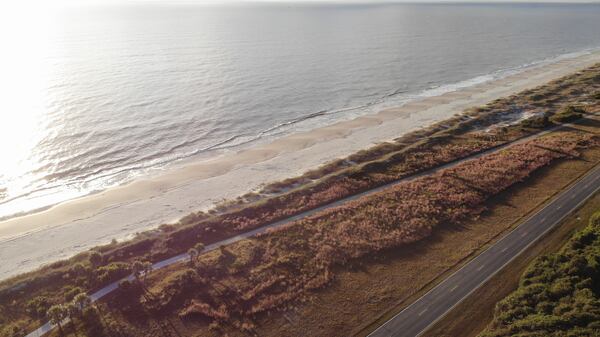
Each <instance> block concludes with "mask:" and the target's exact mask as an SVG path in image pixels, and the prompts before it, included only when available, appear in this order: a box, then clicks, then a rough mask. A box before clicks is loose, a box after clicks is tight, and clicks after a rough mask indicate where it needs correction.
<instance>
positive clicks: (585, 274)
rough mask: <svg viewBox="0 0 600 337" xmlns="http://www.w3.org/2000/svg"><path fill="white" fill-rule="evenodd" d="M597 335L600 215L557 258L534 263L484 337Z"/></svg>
mask: <svg viewBox="0 0 600 337" xmlns="http://www.w3.org/2000/svg"><path fill="white" fill-rule="evenodd" d="M599 335H600V212H597V213H596V214H595V215H594V216H593V217H592V218H591V219H590V222H589V224H588V226H587V227H586V228H585V229H583V230H582V231H580V232H579V233H577V234H575V235H574V236H573V237H572V238H571V239H570V240H569V241H568V242H567V244H566V245H565V246H564V247H563V248H562V249H561V250H560V251H559V252H558V253H556V254H549V255H544V256H541V257H540V258H538V259H537V260H536V261H534V262H533V263H532V264H531V265H530V266H529V268H528V269H527V270H526V271H525V273H524V274H523V275H522V276H521V281H520V284H519V288H518V289H517V290H516V291H515V292H513V293H512V294H510V295H509V296H508V297H506V298H505V299H503V300H502V301H501V302H499V303H498V304H497V305H496V309H495V312H494V320H493V321H492V323H491V324H490V326H489V327H488V329H487V330H486V331H485V332H483V333H482V334H481V336H482V337H501V336H507V337H508V336H549V337H550V336H557V337H558V336H599Z"/></svg>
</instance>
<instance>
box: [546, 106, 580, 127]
mask: <svg viewBox="0 0 600 337" xmlns="http://www.w3.org/2000/svg"><path fill="white" fill-rule="evenodd" d="M584 113H585V109H583V108H581V107H577V106H573V105H569V106H567V107H566V108H564V109H563V110H561V111H560V112H559V113H557V114H554V115H553V116H552V117H551V118H550V120H551V121H553V122H556V123H569V122H572V121H574V120H576V119H579V118H581V117H582V116H583V114H584Z"/></svg>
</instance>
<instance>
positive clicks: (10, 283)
mask: <svg viewBox="0 0 600 337" xmlns="http://www.w3.org/2000/svg"><path fill="white" fill-rule="evenodd" d="M599 73H600V66H595V67H591V68H589V69H587V70H584V71H582V72H578V73H577V74H574V75H571V76H568V77H565V78H562V79H560V80H557V81H553V82H551V83H549V84H546V85H544V86H541V87H538V88H536V89H533V90H531V91H530V92H529V93H528V95H525V94H519V95H514V96H511V97H507V98H503V99H498V100H496V101H494V102H492V103H489V104H487V105H485V106H484V107H482V108H479V109H471V110H472V111H467V112H466V113H465V114H462V115H459V116H455V117H453V118H451V119H449V120H445V121H442V122H439V123H436V124H434V125H432V126H431V127H428V128H424V129H419V130H415V131H414V132H411V133H409V134H406V135H404V136H402V138H399V139H396V140H394V141H393V142H390V143H389V144H391V145H388V144H382V145H381V146H376V147H375V148H373V149H369V150H366V151H363V152H362V153H361V154H357V155H355V156H351V157H350V159H349V158H346V159H345V160H340V161H338V162H335V163H331V165H325V166H323V167H320V168H318V169H316V170H313V171H312V172H311V173H310V174H307V175H306V176H301V177H298V178H293V179H291V180H290V181H289V183H290V184H293V185H294V188H293V189H289V186H288V185H286V184H281V185H280V187H281V188H282V192H281V193H283V194H280V195H275V196H272V197H271V198H268V199H267V198H265V197H264V195H263V199H262V200H260V201H258V202H253V203H252V204H245V205H238V204H237V203H235V204H232V206H233V207H232V208H231V209H223V210H222V212H225V213H217V214H216V215H209V214H207V213H203V212H197V213H194V214H193V215H191V216H189V217H186V218H185V220H184V221H182V222H181V223H180V224H177V225H170V226H162V227H161V228H160V229H158V230H156V231H150V232H147V233H144V234H143V235H139V236H138V237H136V238H135V239H134V240H131V241H125V242H120V243H111V244H110V245H105V246H102V247H97V248H95V250H96V251H98V252H100V253H101V254H100V257H102V259H101V261H99V262H98V266H99V265H100V264H103V263H109V262H118V261H123V262H131V261H132V260H134V259H136V258H143V259H145V258H147V259H151V260H152V261H158V260H160V259H163V258H168V257H171V256H173V255H174V254H178V253H181V252H185V251H187V249H189V248H190V247H192V246H193V245H194V244H196V243H197V242H199V241H200V242H202V243H205V244H209V243H212V242H215V241H217V240H220V239H224V238H228V237H231V236H233V235H236V234H239V233H240V232H242V231H246V230H249V229H253V228H257V227H259V226H263V225H265V224H268V223H271V222H274V221H277V220H279V219H282V218H286V217H288V216H290V215H294V214H297V213H299V212H302V211H306V210H308V209H311V208H315V207H318V206H320V205H323V204H327V203H329V202H331V201H333V200H336V199H339V198H341V197H345V196H349V195H351V194H355V193H358V192H360V191H364V190H365V189H370V188H373V187H375V186H379V185H382V184H385V183H388V182H392V181H396V180H398V179H401V178H403V177H406V176H410V175H412V174H414V173H416V172H422V171H423V170H426V169H428V168H431V167H435V166H439V165H442V164H444V163H448V162H452V161H454V160H457V159H460V158H461V157H464V156H466V155H469V154H474V153H478V152H481V151H485V150H489V149H491V148H493V147H494V146H497V145H500V144H503V143H505V142H507V141H511V140H515V139H517V138H519V137H522V136H524V135H527V134H530V133H531V130H530V131H527V130H523V129H522V128H520V127H512V126H508V127H504V128H503V129H501V128H494V125H496V124H497V122H498V120H499V118H500V117H502V116H503V115H504V114H506V113H507V112H509V111H511V109H520V110H522V111H525V112H532V111H539V110H540V109H543V110H544V111H550V112H552V111H556V110H558V109H559V108H560V107H562V106H564V105H566V104H570V105H573V106H577V104H589V102H586V101H587V100H589V99H590V95H592V94H593V93H596V94H597V93H598V92H599V91H598V90H599V89H600V85H599V84H600V81H599V80H598V79H600V75H598V74H599ZM578 86H580V87H581V90H580V91H581V92H580V93H579V94H577V95H574V93H575V92H577V90H572V89H573V88H574V87H578ZM535 94H540V95H544V96H547V98H545V99H542V100H539V101H533V100H532V99H531V97H530V96H531V95H535ZM588 107H589V108H590V109H592V110H590V112H594V110H593V109H597V108H594V107H593V106H590V105H588ZM490 127H491V128H490ZM477 130H485V132H477ZM436 135H442V136H448V137H447V138H441V137H440V138H439V139H443V140H444V142H441V141H440V142H435V140H433V141H429V140H427V138H429V137H432V136H436ZM560 150H561V151H562V150H563V149H560ZM369 161H377V162H378V163H377V164H374V165H370V164H369V165H364V164H366V163H367V162H369ZM347 165H348V166H347ZM501 165H502V164H500V166H501ZM325 173H327V174H329V176H326V177H324V176H322V174H325ZM313 178H315V179H318V180H316V181H315V180H313ZM309 183H310V184H309ZM296 187H299V188H296ZM256 199H257V198H256V196H253V197H251V198H248V199H247V200H253V201H255V200H256ZM242 207H243V208H244V209H243V210H242V209H241V208H242ZM288 234H289V233H288ZM140 242H142V243H140ZM296 244H297V246H298V247H302V248H301V249H307V247H306V245H305V240H298V242H297V243H296ZM258 248H260V249H258V250H257V251H258V252H259V253H258V258H256V259H255V260H252V261H251V262H249V263H246V260H245V259H243V258H242V259H241V260H240V256H239V255H238V254H237V253H236V252H234V253H235V254H236V256H237V258H236V260H235V262H234V263H233V264H231V266H230V267H229V268H227V269H226V268H219V267H218V263H217V264H216V266H212V267H209V268H208V269H209V270H212V271H213V272H214V273H215V275H221V274H222V273H233V274H235V275H237V276H238V277H242V275H244V273H245V272H246V270H251V269H254V267H253V266H255V265H260V266H261V268H267V269H268V268H272V267H273V268H274V267H277V268H281V269H282V270H288V269H289V270H293V268H296V267H294V266H299V265H302V258H301V257H298V256H293V255H290V254H282V255H281V256H279V257H277V259H276V260H275V261H271V262H272V263H271V264H270V265H268V264H265V263H263V262H264V261H263V260H262V258H263V254H264V252H263V251H262V250H261V249H262V248H264V247H262V246H259V247H258ZM334 251H335V248H334V250H332V251H330V252H327V251H324V252H322V256H327V255H326V253H332V252H334ZM88 255H89V253H87V252H86V253H82V254H79V255H77V256H75V257H74V258H72V259H70V260H68V261H61V262H58V263H54V264H51V265H49V266H46V267H44V268H42V269H41V270H38V271H35V272H33V273H31V274H29V275H22V276H19V277H18V278H13V279H11V280H7V281H4V282H1V284H0V306H2V307H8V306H12V305H13V304H14V303H16V304H14V305H15V306H18V307H19V309H20V310H19V311H20V312H22V313H23V317H25V315H26V310H23V308H24V307H26V303H27V302H28V301H29V300H31V299H32V298H34V297H36V296H40V295H41V294H45V293H49V292H54V291H55V290H56V289H61V288H62V287H63V286H64V285H65V284H73V285H77V286H80V287H82V288H83V289H85V290H87V291H89V290H92V288H94V287H97V286H100V285H103V284H101V283H100V282H99V281H97V280H96V279H95V278H96V271H95V268H93V269H92V268H90V261H89V259H88ZM77 262H82V263H83V266H84V267H85V270H87V273H89V275H88V276H85V275H83V274H86V272H84V273H81V271H82V269H80V268H79V267H77V268H71V266H73V264H74V263H77ZM267 266H268V267H267ZM256 268H258V267H256ZM198 272H201V271H200V270H199V271H198ZM74 275H77V276H76V277H74ZM329 281H330V278H329V276H328V275H327V274H326V273H325V272H323V273H322V274H319V275H318V276H315V277H314V278H313V279H311V280H310V281H309V283H308V285H307V288H311V289H312V288H318V287H320V286H322V285H325V284H327V283H328V282H329ZM267 283H268V282H267ZM275 288H277V287H276V285H275ZM258 296H261V295H258ZM300 298H301V297H300ZM54 300H56V299H55V298H52V301H54ZM27 315H29V314H27ZM1 324H3V322H0V325H1Z"/></svg>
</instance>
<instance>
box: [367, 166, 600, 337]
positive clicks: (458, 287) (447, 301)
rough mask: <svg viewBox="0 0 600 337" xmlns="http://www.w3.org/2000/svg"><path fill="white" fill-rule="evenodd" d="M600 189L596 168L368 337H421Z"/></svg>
mask: <svg viewBox="0 0 600 337" xmlns="http://www.w3.org/2000/svg"><path fill="white" fill-rule="evenodd" d="M599 189H600V166H596V167H595V168H594V169H593V170H592V171H591V172H589V173H588V174H587V175H586V176H584V177H583V178H582V179H580V180H579V181H577V182H576V183H575V184H573V185H572V186H571V187H570V188H569V189H567V190H565V191H563V192H562V193H560V194H559V195H558V196H557V197H555V198H554V199H553V200H552V201H550V202H549V203H548V204H547V205H546V206H545V207H544V208H543V209H541V210H540V211H538V212H537V213H535V214H534V215H532V216H531V217H530V218H528V219H527V220H526V221H525V222H523V223H522V224H521V225H519V226H518V227H517V228H515V229H514V230H513V231H512V232H510V233H509V234H507V235H506V236H505V237H503V238H502V239H501V240H499V241H498V242H497V243H496V244H494V245H493V246H491V247H490V248H488V249H487V250H485V251H484V252H483V253H481V254H480V255H479V256H477V257H476V258H474V259H473V260H471V261H470V262H469V263H467V264H466V265H465V266H463V267H462V268H461V269H459V270H458V271H456V272H455V273H454V274H452V275H451V276H450V277H448V278H447V279H445V280H444V281H442V282H441V283H440V284H438V285H437V286H436V287H435V288H433V289H432V290H430V291H429V292H428V293H426V294H425V295H423V297H421V298H419V299H418V300H417V301H415V302H414V303H412V304H411V305H409V306H408V307H407V308H405V309H404V310H403V311H401V312H400V313H399V314H397V315H396V316H394V317H393V318H392V319H390V320H389V321H387V322H386V323H384V324H383V325H382V326H380V327H379V328H378V329H377V330H375V331H374V332H372V333H371V334H370V335H369V337H392V336H393V337H415V336H419V335H421V334H422V333H423V332H425V331H426V330H427V329H428V328H429V327H430V326H432V325H433V324H434V323H435V322H437V321H438V320H440V319H441V318H442V317H444V315H445V314H446V313H448V312H449V311H450V310H451V309H452V308H454V307H455V306H456V305H458V304H459V303H460V302H461V301H462V300H464V299H465V298H467V297H468V296H469V295H470V294H471V293H472V292H473V291H475V290H477V289H478V288H479V287H480V286H482V285H483V284H484V283H485V282H486V281H487V280H488V279H490V278H491V277H492V276H494V275H495V274H496V273H498V272H499V271H500V270H501V269H502V268H503V267H504V266H505V265H507V264H508V263H509V262H510V261H512V260H513V259H514V258H516V257H517V256H518V255H519V254H520V253H522V252H523V251H524V250H525V249H526V248H527V247H529V246H530V245H531V244H533V243H534V242H536V241H537V240H539V239H540V238H541V237H542V236H544V234H545V233H547V232H548V231H549V230H551V229H552V228H553V227H555V226H556V225H558V224H559V223H560V222H561V221H562V220H563V219H564V218H565V217H566V216H567V215H568V214H569V213H571V212H572V211H574V210H575V209H576V208H577V207H579V205H581V204H582V203H583V202H584V201H586V200H587V199H588V198H589V197H591V196H592V195H594V193H595V192H596V191H598V190H599Z"/></svg>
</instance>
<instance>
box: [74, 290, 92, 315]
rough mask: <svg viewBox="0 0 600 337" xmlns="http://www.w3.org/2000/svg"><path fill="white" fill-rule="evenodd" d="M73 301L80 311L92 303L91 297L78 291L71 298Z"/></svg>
mask: <svg viewBox="0 0 600 337" xmlns="http://www.w3.org/2000/svg"><path fill="white" fill-rule="evenodd" d="M73 303H74V304H75V305H77V306H78V307H79V310H80V311H81V310H83V309H84V308H86V307H87V306H89V305H90V304H92V299H91V298H90V297H89V296H88V294H86V293H79V294H77V295H75V297H74V298H73Z"/></svg>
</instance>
